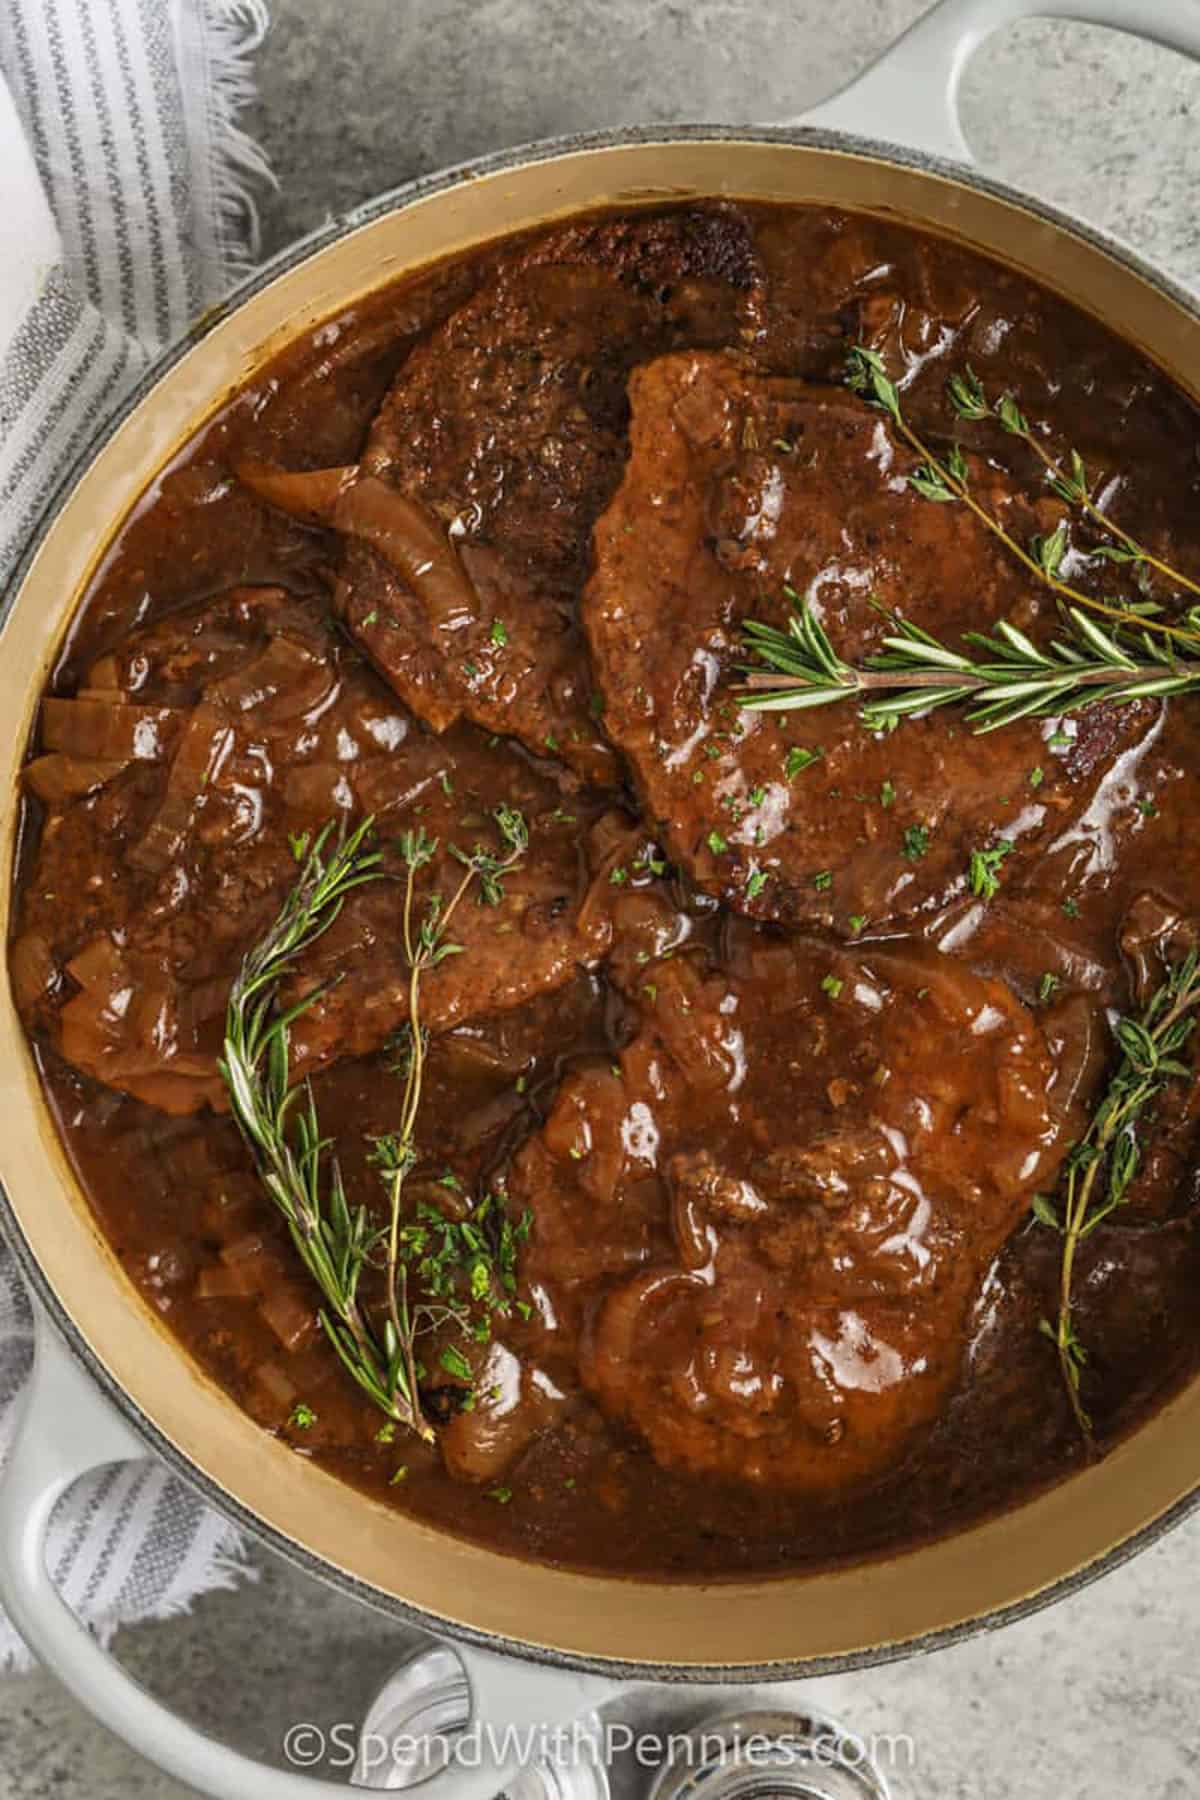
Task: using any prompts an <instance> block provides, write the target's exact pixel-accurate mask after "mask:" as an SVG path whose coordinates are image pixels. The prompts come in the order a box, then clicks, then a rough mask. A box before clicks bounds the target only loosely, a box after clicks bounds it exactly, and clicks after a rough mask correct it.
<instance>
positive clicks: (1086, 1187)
mask: <svg viewBox="0 0 1200 1800" xmlns="http://www.w3.org/2000/svg"><path fill="white" fill-rule="evenodd" d="M1197 1005H1200V955H1198V953H1197V952H1196V951H1192V952H1191V954H1190V955H1188V956H1187V957H1185V958H1184V959H1183V960H1182V961H1181V962H1178V963H1176V964H1175V965H1174V966H1173V967H1172V968H1171V969H1170V970H1169V971H1168V973H1167V975H1166V977H1165V979H1164V980H1163V982H1162V983H1161V985H1160V986H1159V987H1158V988H1157V989H1156V990H1155V992H1154V993H1153V995H1152V996H1151V998H1150V1000H1149V1001H1148V1002H1147V1004H1146V1005H1145V1007H1144V1008H1143V1009H1142V1011H1141V1013H1140V1014H1138V1016H1137V1017H1136V1018H1122V1019H1120V1020H1118V1022H1117V1024H1116V1026H1115V1036H1116V1040H1117V1044H1118V1047H1119V1049H1120V1051H1121V1060H1120V1062H1119V1063H1118V1065H1117V1068H1116V1072H1115V1073H1114V1075H1113V1077H1112V1079H1111V1081H1110V1082H1109V1085H1108V1088H1107V1090H1106V1092H1105V1094H1104V1097H1103V1099H1102V1100H1101V1101H1100V1104H1099V1106H1098V1107H1097V1108H1096V1111H1095V1112H1094V1114H1093V1115H1092V1120H1091V1123H1090V1125H1089V1126H1088V1129H1087V1131H1086V1132H1085V1133H1084V1135H1083V1137H1082V1138H1081V1139H1080V1141H1079V1142H1078V1144H1076V1146H1075V1148H1074V1149H1073V1150H1072V1152H1071V1154H1070V1156H1069V1157H1068V1159H1067V1163H1066V1169H1065V1175H1064V1181H1063V1184H1062V1189H1061V1195H1060V1197H1059V1198H1058V1199H1052V1198H1049V1197H1047V1196H1045V1195H1039V1196H1038V1197H1037V1199H1036V1201H1035V1203H1034V1213H1035V1216H1036V1217H1037V1218H1038V1219H1039V1220H1040V1221H1041V1223H1042V1224H1043V1225H1047V1226H1049V1227H1050V1228H1051V1229H1052V1230H1054V1231H1057V1232H1059V1233H1060V1235H1061V1237H1062V1240H1063V1245H1062V1269H1061V1275H1060V1282H1059V1303H1058V1316H1057V1319H1056V1320H1055V1321H1054V1322H1053V1323H1052V1322H1051V1321H1050V1320H1049V1319H1044V1320H1043V1321H1042V1331H1043V1332H1044V1334H1045V1335H1046V1336H1047V1337H1048V1338H1049V1339H1050V1341H1051V1342H1052V1343H1053V1344H1054V1346H1055V1349H1056V1350H1057V1352H1058V1362H1059V1367H1060V1369H1061V1371H1062V1378H1063V1382H1064V1384H1065V1386H1066V1390H1067V1393H1068V1395H1069V1397H1070V1401H1071V1406H1072V1408H1073V1410H1074V1413H1075V1417H1076V1419H1077V1420H1078V1423H1079V1427H1080V1430H1081V1431H1082V1432H1083V1435H1084V1437H1085V1439H1087V1440H1088V1441H1089V1442H1090V1441H1091V1435H1092V1423H1091V1419H1090V1418H1089V1416H1088V1413H1087V1409H1086V1408H1085V1406H1084V1404H1083V1400H1082V1396H1081V1392H1080V1388H1081V1378H1082V1374H1083V1371H1084V1368H1085V1366H1086V1363H1087V1350H1086V1347H1085V1346H1084V1345H1083V1344H1082V1343H1081V1341H1080V1339H1079V1336H1078V1334H1077V1332H1076V1329H1075V1323H1074V1317H1073V1311H1072V1303H1073V1286H1074V1277H1075V1262H1076V1256H1077V1253H1078V1250H1079V1247H1080V1245H1081V1244H1082V1243H1083V1242H1084V1240H1085V1239H1086V1238H1088V1237H1089V1236H1090V1235H1091V1233H1092V1232H1093V1231H1095V1229H1096V1227H1097V1226H1098V1225H1101V1224H1103V1222H1104V1220H1105V1219H1107V1218H1109V1217H1110V1215H1111V1214H1112V1213H1114V1212H1116V1211H1117V1209H1118V1208H1119V1207H1121V1206H1123V1205H1124V1204H1125V1202H1126V1200H1127V1199H1128V1195H1129V1188H1130V1184H1131V1183H1132V1181H1133V1178H1134V1176H1135V1175H1136V1174H1137V1171H1138V1167H1139V1164H1140V1160H1141V1152H1140V1148H1139V1144H1138V1135H1137V1133H1138V1123H1139V1121H1140V1119H1141V1117H1142V1115H1143V1114H1144V1113H1145V1110H1146V1108H1147V1107H1148V1106H1149V1105H1150V1103H1151V1102H1152V1101H1153V1100H1154V1099H1155V1098H1156V1097H1157V1095H1158V1094H1160V1093H1161V1092H1162V1090H1163V1088H1164V1087H1165V1086H1166V1085H1167V1083H1168V1082H1169V1081H1171V1080H1173V1079H1176V1078H1181V1079H1190V1077H1191V1076H1192V1073H1193V1071H1192V1069H1191V1067H1190V1066H1189V1064H1187V1063H1185V1062H1182V1061H1181V1060H1180V1052H1181V1051H1182V1050H1183V1049H1184V1047H1185V1046H1186V1044H1187V1042H1188V1040H1189V1038H1190V1037H1191V1035H1192V1032H1193V1029H1194V1028H1195V1024H1196V1014H1195V1009H1196V1007H1197Z"/></svg>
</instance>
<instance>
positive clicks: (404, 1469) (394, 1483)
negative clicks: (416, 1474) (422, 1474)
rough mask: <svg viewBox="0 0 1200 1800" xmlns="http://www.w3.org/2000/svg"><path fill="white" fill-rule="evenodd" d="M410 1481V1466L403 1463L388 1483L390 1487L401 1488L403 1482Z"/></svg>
mask: <svg viewBox="0 0 1200 1800" xmlns="http://www.w3.org/2000/svg"><path fill="white" fill-rule="evenodd" d="M407 1480H408V1464H407V1463H401V1464H400V1467H399V1468H398V1469H397V1470H396V1471H395V1473H394V1474H393V1475H392V1477H391V1479H390V1481H389V1482H388V1486H389V1487H399V1486H400V1483H401V1482H402V1481H407Z"/></svg>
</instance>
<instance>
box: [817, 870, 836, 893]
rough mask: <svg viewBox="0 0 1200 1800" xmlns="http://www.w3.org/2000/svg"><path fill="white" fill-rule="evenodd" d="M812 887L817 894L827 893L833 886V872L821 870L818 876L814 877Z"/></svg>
mask: <svg viewBox="0 0 1200 1800" xmlns="http://www.w3.org/2000/svg"><path fill="white" fill-rule="evenodd" d="M813 886H814V887H815V888H816V890H817V892H818V894H825V893H828V891H829V889H830V888H831V887H832V886H833V870H832V869H822V870H821V871H820V873H819V874H816V875H814V876H813Z"/></svg>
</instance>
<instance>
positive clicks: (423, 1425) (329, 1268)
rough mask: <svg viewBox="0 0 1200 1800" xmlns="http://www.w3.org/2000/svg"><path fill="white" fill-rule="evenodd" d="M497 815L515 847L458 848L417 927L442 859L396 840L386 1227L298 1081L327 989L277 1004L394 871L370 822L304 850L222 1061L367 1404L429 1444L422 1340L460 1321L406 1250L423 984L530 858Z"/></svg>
mask: <svg viewBox="0 0 1200 1800" xmlns="http://www.w3.org/2000/svg"><path fill="white" fill-rule="evenodd" d="M494 816H495V818H496V822H497V826H498V828H499V831H500V835H501V840H502V843H503V846H504V849H503V854H501V855H500V856H497V855H495V854H494V853H493V852H491V851H489V850H488V849H486V848H485V847H484V846H482V845H477V846H476V848H475V850H474V851H472V852H464V851H461V850H458V849H457V848H456V847H455V846H451V849H452V850H453V851H454V854H455V856H456V857H457V858H458V860H459V861H461V862H462V863H463V865H464V873H463V876H462V879H461V881H460V882H459V883H458V885H457V887H456V889H455V891H454V893H453V895H452V897H451V900H450V903H449V905H447V906H445V907H443V905H442V902H441V900H440V897H439V896H438V895H436V894H435V895H433V896H431V897H430V899H429V901H428V902H427V904H426V906H425V910H424V915H423V917H422V919H421V921H420V923H419V924H418V923H417V922H416V917H415V912H416V908H415V881H416V876H417V874H418V872H419V871H420V870H421V869H422V868H424V867H425V866H426V865H427V864H428V863H429V862H431V861H432V859H433V857H434V855H435V854H436V851H437V848H438V846H437V842H436V840H433V839H430V838H428V837H426V835H425V833H424V832H423V831H417V832H407V833H405V834H404V836H403V837H402V838H401V839H400V840H399V843H398V846H397V847H398V849H399V852H400V855H401V857H402V859H403V861H404V864H405V869H406V879H405V891H404V903H403V914H402V917H403V933H404V946H405V955H406V958H407V960H408V964H409V969H410V982H409V1020H408V1030H409V1055H408V1059H407V1069H406V1073H405V1087H404V1098H403V1103H402V1106H401V1123H400V1129H399V1131H398V1132H396V1133H395V1134H391V1135H389V1136H387V1137H385V1138H380V1139H378V1140H376V1143H375V1148H374V1153H373V1155H374V1160H375V1161H376V1163H377V1165H378V1166H379V1168H380V1171H381V1174H382V1175H383V1178H384V1181H385V1184H386V1186H387V1190H388V1196H389V1220H388V1225H387V1227H386V1228H385V1229H384V1230H382V1231H381V1230H380V1229H379V1227H378V1226H376V1225H375V1223H374V1222H373V1220H372V1218H371V1215H370V1213H369V1211H368V1209H367V1208H366V1207H365V1206H363V1205H359V1206H357V1207H351V1206H350V1204H349V1201H348V1199H347V1196H346V1191H345V1186H344V1183H343V1180H342V1174H341V1167H340V1164H339V1161H338V1158H337V1156H336V1154H332V1155H331V1154H330V1153H331V1152H332V1151H333V1143H332V1140H331V1139H329V1138H326V1137H323V1136H322V1134H321V1128H320V1124H319V1121H318V1117H317V1109H316V1103H315V1101H314V1099H313V1094H312V1088H311V1086H310V1084H308V1083H307V1082H304V1083H293V1082H292V1081H291V1079H290V1072H289V1055H288V1049H289V1034H290V1029H291V1026H292V1024H293V1023H294V1022H295V1020H296V1019H297V1018H299V1017H300V1016H301V1015H302V1014H303V1013H304V1012H305V1011H306V1010H307V1009H308V1008H309V1007H310V1006H312V1005H313V1004H314V1003H315V1002H316V1001H317V1000H318V999H319V998H320V996H321V994H322V993H324V992H326V991H327V988H317V989H316V990H314V991H313V992H312V993H309V994H306V995H305V996H304V997H303V999H301V1000H299V1001H297V1002H296V1004H295V1005H294V1006H292V1007H291V1008H289V1009H287V1010H285V1011H282V1012H281V1011H279V1010H278V1007H277V1004H276V1002H277V996H278V992H279V988H280V985H281V984H282V982H283V981H284V979H285V978H286V977H287V976H288V975H289V974H290V973H291V972H292V971H293V969H294V967H295V964H296V960H297V958H298V957H299V956H300V954H301V953H302V952H303V951H304V950H306V949H307V948H308V947H309V946H310V945H311V944H312V943H314V942H315V941H316V939H317V938H319V937H320V936H321V935H322V934H323V933H324V932H325V931H327V930H328V929H329V927H330V926H331V925H332V924H333V922H334V920H335V919H336V918H337V916H338V913H339V912H340V911H341V909H342V906H343V904H344V903H345V900H346V896H347V895H348V894H349V893H351V892H352V891H353V890H354V889H355V888H357V887H360V886H362V885H363V883H364V882H368V881H375V880H378V879H379V878H380V877H381V876H382V875H383V874H384V873H385V871H384V869H383V867H382V863H383V855H382V852H381V851H378V850H373V849H370V848H368V842H369V838H370V833H371V828H372V820H371V819H369V818H368V819H366V820H364V821H363V823H362V824H361V825H360V826H358V828H357V829H356V830H355V831H354V832H352V833H351V834H350V835H349V837H347V838H345V839H344V840H342V841H340V842H339V843H338V844H337V845H336V846H335V847H334V848H333V850H332V852H331V854H330V855H329V856H328V858H327V857H326V847H327V845H328V844H329V842H330V838H331V834H332V831H333V827H332V825H327V826H326V827H325V829H324V830H323V831H322V832H321V833H320V834H319V835H318V837H317V839H316V841H315V842H314V843H313V844H312V845H311V847H309V846H308V843H307V840H302V841H298V842H297V843H296V844H295V845H294V846H293V848H294V850H295V852H296V854H297V858H298V859H301V858H302V867H301V870H300V875H299V877H298V879H297V881H296V884H295V886H294V887H293V889H292V891H291V893H290V894H289V895H288V897H287V899H286V900H285V902H284V904H283V907H282V908H281V910H280V913H279V915H278V917H277V918H276V920H275V923H274V924H273V925H272V926H271V928H270V930H269V931H268V932H267V933H266V935H265V936H264V937H263V938H262V939H261V940H260V942H259V943H258V944H256V945H255V946H254V948H253V949H252V950H251V951H250V952H249V953H248V954H247V956H246V958H245V960H244V961H243V964H242V967H241V969H240V971H239V973H238V975H237V978H236V979H235V981H234V984H233V988H232V991H231V993H230V998H229V1005H228V1008H227V1011H226V1019H225V1041H224V1047H223V1053H222V1056H221V1058H220V1059H219V1064H218V1066H219V1068H220V1071H221V1075H222V1077H223V1079H224V1081H225V1084H226V1087H227V1088H228V1090H229V1097H230V1105H231V1108H232V1111H233V1115H234V1118H235V1119H236V1121H237V1123H238V1126H239V1128H240V1129H241V1132H242V1135H243V1136H244V1138H245V1139H246V1142H247V1144H248V1145H249V1147H250V1150H251V1152H252V1154H253V1156H254V1160H255V1163H256V1166H257V1168H258V1172H259V1175H260V1177H261V1179H262V1182H263V1185H264V1187H265V1188H266V1191H267V1193H268V1195H269V1196H270V1198H271V1200H272V1201H273V1202H274V1204H275V1205H276V1206H277V1207H278V1209H279V1211H280V1212H281V1213H282V1215H283V1217H284V1219H285V1220H286V1221H287V1225H288V1230H289V1232H290V1234H291V1238H292V1241H293V1243H294V1244H295V1246H296V1249H297V1251H298V1253H299V1255H300V1258H301V1261H302V1262H303V1263H304V1266H305V1268H306V1269H307V1270H308V1272H309V1274H310V1275H311V1276H312V1278H313V1280H314V1281H315V1282H316V1285H317V1287H318V1288H319V1290H320V1292H321V1295H322V1298H323V1300H324V1302H325V1304H324V1306H323V1307H322V1309H321V1312H320V1320H321V1325H322V1328H323V1329H324V1331H325V1334H326V1336H327V1337H328V1339H329V1341H330V1343H331V1344H332V1345H333V1348H334V1350H335V1351H336V1352H337V1354H338V1356H339V1358H340V1359H341V1361H342V1364H343V1365H344V1367H345V1368H346V1370H347V1372H348V1373H349V1374H350V1376H351V1377H352V1378H353V1380H354V1381H355V1382H356V1383H357V1384H358V1386H359V1387H360V1388H361V1389H362V1391H363V1392H364V1393H365V1394H366V1395H367V1396H368V1398H369V1399H370V1400H371V1401H372V1402H373V1403H374V1404H375V1405H376V1406H378V1407H379V1408H380V1410H381V1411H382V1412H384V1413H385V1414H386V1415H387V1417H388V1419H389V1420H391V1421H393V1422H394V1423H395V1424H398V1425H402V1426H404V1427H405V1428H406V1429H408V1430H410V1431H413V1432H415V1433H416V1434H417V1435H418V1436H419V1437H421V1438H424V1439H425V1440H426V1441H431V1440H432V1438H433V1435H434V1434H433V1429H432V1427H431V1426H430V1424H429V1422H428V1420H426V1419H425V1418H424V1416H423V1414H422V1411H421V1402H420V1395H419V1393H418V1387H417V1383H418V1375H419V1370H418V1365H417V1359H416V1350H415V1344H416V1339H417V1337H418V1336H419V1335H420V1334H421V1332H423V1331H426V1330H430V1329H433V1328H434V1327H435V1326H437V1325H439V1324H441V1323H442V1322H443V1321H444V1320H445V1319H446V1318H448V1317H451V1316H454V1317H457V1315H456V1314H454V1313H453V1309H451V1308H448V1307H446V1306H444V1305H443V1306H440V1307H439V1306H431V1305H429V1304H423V1305H422V1306H420V1307H415V1308H414V1307H412V1306H410V1304H409V1298H408V1286H407V1268H406V1267H405V1263H404V1260H403V1259H402V1256H401V1250H400V1244H401V1228H400V1207H401V1196H402V1190H403V1184H404V1178H405V1176H406V1175H407V1173H408V1171H409V1170H410V1169H411V1167H412V1165H413V1162H414V1161H415V1151H414V1147H413V1134H414V1130H415V1125H416V1118H417V1112H418V1109H419V1106H420V1098H421V1086H422V1076H423V1072H424V1063H425V1052H426V1048H427V1034H426V1032H425V1029H424V1027H423V1025H422V1023H421V1018H420V984H421V976H422V974H423V973H424V972H425V971H426V970H428V969H430V968H432V967H435V966H436V965H437V963H439V962H441V961H443V960H444V959H445V958H446V957H447V956H452V955H455V954H458V953H459V951H460V949H461V946H459V945H456V944H452V943H450V942H449V941H448V940H447V939H446V935H445V933H446V928H447V926H448V925H449V924H450V921H451V919H452V917H453V915H454V913H455V911H456V910H457V908H458V906H459V905H460V903H461V901H462V899H463V897H464V895H465V894H466V892H467V891H468V889H469V888H470V886H471V885H472V883H473V882H476V881H477V882H478V883H479V885H480V897H481V899H482V900H485V901H490V902H491V903H493V904H494V903H496V902H497V901H498V900H499V899H500V898H502V897H503V890H502V886H501V883H502V881H503V877H504V875H505V874H506V873H508V872H510V871H511V870H512V869H513V868H514V867H515V866H516V864H517V862H518V861H519V860H520V857H521V856H522V854H523V853H524V850H525V847H526V845H527V843H528V834H527V832H526V828H525V821H524V819H523V818H522V817H521V815H520V813H518V812H516V811H514V810H513V809H511V808H508V807H501V808H499V809H498V810H497V812H496V814H495V815H494ZM326 1167H328V1183H327V1184H326V1177H325V1170H326ZM381 1244H386V1262H385V1272H386V1298H385V1305H384V1310H385V1317H384V1319H383V1322H382V1324H381V1325H377V1324H376V1322H375V1321H374V1319H373V1318H372V1317H371V1315H370V1314H369V1312H368V1311H367V1309H366V1307H365V1306H364V1304H363V1302H362V1300H361V1298H360V1293H359V1288H360V1283H361V1281H362V1277H363V1273H364V1271H365V1270H366V1269H367V1268H368V1266H373V1265H374V1262H375V1259H376V1253H377V1251H378V1250H379V1247H380V1245H381Z"/></svg>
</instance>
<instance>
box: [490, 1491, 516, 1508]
mask: <svg viewBox="0 0 1200 1800" xmlns="http://www.w3.org/2000/svg"><path fill="white" fill-rule="evenodd" d="M484 1491H485V1493H486V1494H487V1497H488V1499H489V1500H495V1501H496V1503H497V1505H499V1506H507V1505H508V1503H509V1501H510V1500H511V1499H512V1496H513V1491H512V1489H511V1488H510V1487H494V1488H486V1489H485V1490H484Z"/></svg>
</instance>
